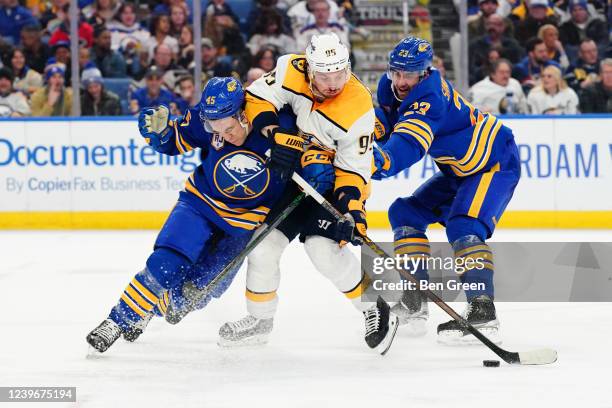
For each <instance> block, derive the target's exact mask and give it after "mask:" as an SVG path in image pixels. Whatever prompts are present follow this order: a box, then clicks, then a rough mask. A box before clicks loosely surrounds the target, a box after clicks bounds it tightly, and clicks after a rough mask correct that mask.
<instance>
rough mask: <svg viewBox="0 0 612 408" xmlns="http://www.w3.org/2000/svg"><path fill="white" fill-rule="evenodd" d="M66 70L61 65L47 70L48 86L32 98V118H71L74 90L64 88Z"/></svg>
mask: <svg viewBox="0 0 612 408" xmlns="http://www.w3.org/2000/svg"><path fill="white" fill-rule="evenodd" d="M64 74H65V70H64V68H63V67H62V65H61V64H52V65H49V66H48V67H47V68H46V69H45V82H46V83H47V85H46V86H45V87H43V88H40V89H38V90H37V91H36V92H34V94H33V95H32V98H31V107H32V116H69V115H70V111H71V108H72V89H70V88H68V87H65V86H64Z"/></svg>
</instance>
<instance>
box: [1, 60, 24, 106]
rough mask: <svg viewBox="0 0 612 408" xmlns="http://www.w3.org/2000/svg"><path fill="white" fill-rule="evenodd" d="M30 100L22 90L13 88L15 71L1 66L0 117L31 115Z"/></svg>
mask: <svg viewBox="0 0 612 408" xmlns="http://www.w3.org/2000/svg"><path fill="white" fill-rule="evenodd" d="M30 113H31V111H30V106H29V105H28V100H27V99H26V97H25V96H24V95H23V94H22V93H21V92H16V91H14V90H13V73H12V72H11V70H10V69H8V68H0V117H3V118H6V117H13V118H14V117H20V116H30Z"/></svg>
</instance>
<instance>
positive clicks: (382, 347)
mask: <svg viewBox="0 0 612 408" xmlns="http://www.w3.org/2000/svg"><path fill="white" fill-rule="evenodd" d="M398 326H399V318H398V317H397V316H396V315H394V314H393V313H391V315H390V317H389V331H388V332H387V335H386V336H385V338H384V339H383V340H382V341H381V342H380V344H379V345H378V346H376V347H375V348H374V349H375V350H376V351H377V352H378V353H380V355H381V356H384V355H385V354H386V353H387V351H389V348H391V344H393V339H394V338H395V334H396V333H397V327H398Z"/></svg>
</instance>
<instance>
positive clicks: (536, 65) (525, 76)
mask: <svg viewBox="0 0 612 408" xmlns="http://www.w3.org/2000/svg"><path fill="white" fill-rule="evenodd" d="M526 48H527V56H526V57H525V58H524V59H523V60H522V61H521V62H519V63H518V64H516V65H515V66H514V71H513V73H512V76H514V78H516V79H517V80H518V81H519V82H520V83H521V85H522V86H523V90H526V91H527V90H529V89H531V88H533V87H534V86H536V85H539V81H540V73H541V72H542V70H543V69H544V68H545V67H547V66H549V65H555V66H557V67H559V65H558V64H557V63H556V62H555V61H553V60H551V59H550V58H548V51H547V49H546V45H545V44H544V41H543V40H542V39H540V38H532V39H530V40H529V41H527V46H526ZM559 68H560V67H559Z"/></svg>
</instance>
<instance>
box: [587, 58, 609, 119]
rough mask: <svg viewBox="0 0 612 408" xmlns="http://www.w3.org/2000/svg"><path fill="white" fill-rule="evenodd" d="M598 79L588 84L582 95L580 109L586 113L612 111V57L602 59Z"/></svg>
mask: <svg viewBox="0 0 612 408" xmlns="http://www.w3.org/2000/svg"><path fill="white" fill-rule="evenodd" d="M599 76H600V77H601V81H597V82H595V83H593V84H591V85H589V86H587V87H586V88H585V89H584V90H583V91H582V94H581V95H580V109H581V110H582V112H584V113H612V58H606V59H604V60H603V61H601V64H600V71H599Z"/></svg>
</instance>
